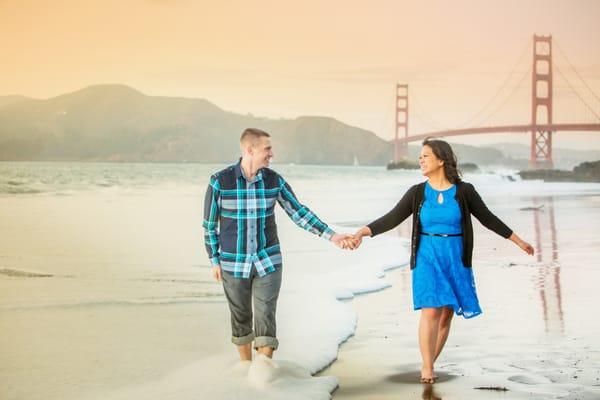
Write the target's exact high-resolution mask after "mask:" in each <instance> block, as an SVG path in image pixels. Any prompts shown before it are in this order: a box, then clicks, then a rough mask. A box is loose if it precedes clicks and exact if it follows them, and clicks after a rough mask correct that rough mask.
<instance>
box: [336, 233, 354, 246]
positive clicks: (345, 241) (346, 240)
mask: <svg viewBox="0 0 600 400" xmlns="http://www.w3.org/2000/svg"><path fill="white" fill-rule="evenodd" d="M351 239H352V235H348V234H340V233H336V234H335V235H333V236H332V237H331V241H332V242H333V244H335V245H336V246H337V247H339V248H340V249H351V244H350V243H351Z"/></svg>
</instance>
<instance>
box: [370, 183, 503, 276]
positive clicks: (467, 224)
mask: <svg viewBox="0 0 600 400" xmlns="http://www.w3.org/2000/svg"><path fill="white" fill-rule="evenodd" d="M424 193H425V182H421V183H419V184H417V185H414V186H412V187H411V188H410V189H408V191H407V192H406V193H405V194H404V196H402V198H401V199H400V201H399V202H398V204H396V206H395V207H394V208H393V209H392V210H391V211H390V212H388V213H387V214H385V215H384V216H383V217H381V218H379V219H377V220H375V221H373V222H371V223H370V224H368V225H367V226H368V227H369V228H370V229H371V233H372V236H376V235H379V234H380V233H383V232H387V231H389V230H390V229H392V228H395V227H396V226H398V225H400V223H401V222H402V221H404V220H405V219H406V218H408V217H409V216H410V215H411V214H412V216H413V225H412V241H411V252H410V268H411V269H413V268H415V266H416V261H417V249H418V248H419V239H420V236H421V235H420V220H419V215H420V213H421V207H422V206H423V201H424V198H425V194H424ZM455 198H456V201H457V202H458V205H459V206H460V211H461V214H462V231H463V235H462V240H463V257H462V261H463V264H464V266H465V267H467V268H470V267H471V264H472V260H473V224H472V223H471V214H473V215H474V216H475V218H477V219H478V220H479V222H481V223H482V224H483V226H485V227H486V228H488V229H490V230H492V231H494V232H496V233H497V234H498V235H500V236H502V237H504V238H508V237H510V235H512V230H511V229H510V228H509V227H508V226H506V224H504V222H502V221H501V220H500V219H499V218H498V217H496V216H495V215H494V214H492V212H491V211H490V210H489V209H488V208H487V206H486V205H485V203H484V202H483V200H481V197H480V196H479V193H477V191H476V190H475V188H474V187H473V185H471V184H470V183H467V182H460V183H457V184H456V196H455Z"/></svg>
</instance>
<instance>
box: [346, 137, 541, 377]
mask: <svg viewBox="0 0 600 400" xmlns="http://www.w3.org/2000/svg"><path fill="white" fill-rule="evenodd" d="M456 163H457V161H456V156H455V155H454V152H453V151H452V148H451V147H450V145H449V144H448V143H447V142H445V141H443V140H437V139H436V140H432V139H426V140H425V141H424V142H423V147H422V149H421V155H420V156H419V165H420V167H421V172H422V173H423V175H425V176H426V177H427V181H426V182H422V183H420V184H417V185H414V186H413V187H411V188H410V189H409V190H408V191H407V192H406V194H405V195H404V196H403V197H402V199H401V200H400V201H399V202H398V204H396V206H395V207H394V208H393V209H392V210H391V211H390V212H389V213H387V214H386V215H384V216H383V217H381V218H379V219H377V220H375V221H373V222H371V223H370V224H368V225H367V226H364V227H362V228H361V229H359V230H358V231H357V232H356V234H355V235H354V239H353V243H351V244H350V243H349V244H348V245H349V247H352V248H355V247H358V246H359V245H360V243H361V241H362V238H363V237H364V236H375V235H379V234H381V233H383V232H386V231H389V230H390V229H392V228H394V227H396V226H398V225H399V224H400V223H401V222H402V221H404V220H405V219H406V218H408V217H409V216H410V215H411V214H412V216H413V228H412V243H411V257H410V267H411V269H412V278H413V279H412V282H413V303H414V309H415V310H421V318H420V322H419V347H420V350H421V357H422V360H423V365H422V368H421V382H423V383H433V382H435V379H436V376H435V374H434V368H433V366H434V362H435V360H436V359H437V358H438V357H439V355H440V353H441V352H442V349H443V348H444V344H445V343H446V339H447V338H448V334H449V333H450V322H451V321H452V316H453V312H454V313H456V314H457V315H462V316H463V317H465V318H472V317H475V316H477V315H479V314H481V308H480V307H479V301H478V299H477V293H476V290H475V282H474V279H473V271H472V269H471V260H472V254H473V225H472V223H471V214H472V215H474V216H475V217H476V218H477V219H478V220H479V221H480V222H481V223H482V224H483V225H484V226H485V227H486V228H488V229H490V230H492V231H494V232H496V233H497V234H498V235H500V236H502V237H504V238H508V239H510V240H511V241H513V242H514V243H515V244H516V245H517V246H519V247H520V248H521V249H523V250H524V251H525V252H527V254H530V255H532V254H533V247H531V245H530V244H529V243H527V242H525V241H523V240H522V239H521V238H520V237H519V236H517V234H516V233H514V232H513V231H512V230H511V229H510V228H509V227H508V226H506V225H505V224H504V223H503V222H502V221H501V220H500V219H499V218H498V217H496V216H495V215H494V214H492V213H491V212H490V211H489V210H488V208H487V207H486V205H485V204H484V202H483V201H482V200H481V197H479V194H478V193H477V191H475V188H474V187H473V185H471V184H469V183H466V182H463V181H462V180H461V178H460V172H459V171H458V169H457V167H456Z"/></svg>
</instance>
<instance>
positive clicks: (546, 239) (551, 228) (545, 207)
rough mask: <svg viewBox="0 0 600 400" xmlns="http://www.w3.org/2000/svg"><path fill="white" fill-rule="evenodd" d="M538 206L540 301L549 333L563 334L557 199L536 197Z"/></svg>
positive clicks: (534, 219)
mask: <svg viewBox="0 0 600 400" xmlns="http://www.w3.org/2000/svg"><path fill="white" fill-rule="evenodd" d="M533 204H534V206H535V207H539V208H537V209H536V210H535V211H534V212H533V222H534V232H535V243H536V249H535V250H536V253H537V261H538V263H539V264H540V266H539V271H538V277H537V280H536V282H535V284H536V287H537V288H538V289H539V293H540V300H541V303H542V310H543V316H544V324H545V329H546V332H547V333H557V334H563V333H564V330H565V327H564V314H563V308H562V297H561V288H560V268H561V264H560V261H559V258H558V240H557V234H556V221H555V218H554V198H553V197H552V196H546V197H534V198H533Z"/></svg>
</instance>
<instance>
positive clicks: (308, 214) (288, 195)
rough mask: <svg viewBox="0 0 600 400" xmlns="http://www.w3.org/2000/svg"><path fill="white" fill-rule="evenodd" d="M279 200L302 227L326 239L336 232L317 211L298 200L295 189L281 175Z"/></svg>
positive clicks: (288, 213)
mask: <svg viewBox="0 0 600 400" xmlns="http://www.w3.org/2000/svg"><path fill="white" fill-rule="evenodd" d="M277 202H278V203H279V205H280V206H281V207H282V208H283V209H284V210H285V212H286V213H287V215H289V217H290V218H291V219H292V221H294V223H295V224H296V225H298V226H299V227H300V228H302V229H304V230H307V231H309V232H311V233H314V234H315V235H318V236H321V237H322V238H324V239H326V240H331V237H332V236H333V235H334V234H335V232H334V231H333V230H332V229H331V228H329V227H328V226H327V224H326V223H324V222H323V221H321V220H320V219H319V217H317V215H316V214H315V213H313V212H312V211H310V210H309V209H308V207H306V206H305V205H302V204H301V203H300V202H299V201H298V199H297V198H296V195H295V194H294V191H293V190H292V188H291V187H290V185H289V184H288V183H287V182H286V181H285V180H284V179H283V178H282V177H279V194H278V196H277Z"/></svg>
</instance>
